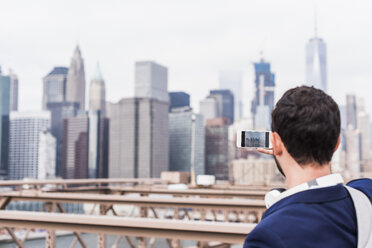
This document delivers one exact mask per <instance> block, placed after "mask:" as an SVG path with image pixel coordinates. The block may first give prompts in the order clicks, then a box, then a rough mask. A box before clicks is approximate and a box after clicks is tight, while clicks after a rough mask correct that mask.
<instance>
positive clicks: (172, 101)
mask: <svg viewBox="0 0 372 248" xmlns="http://www.w3.org/2000/svg"><path fill="white" fill-rule="evenodd" d="M184 107H190V95H189V94H187V93H185V92H169V112H172V110H173V109H177V108H184Z"/></svg>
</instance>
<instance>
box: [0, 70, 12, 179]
mask: <svg viewBox="0 0 372 248" xmlns="http://www.w3.org/2000/svg"><path fill="white" fill-rule="evenodd" d="M9 103H10V77H8V76H3V75H1V70H0V117H1V118H0V179H1V178H4V177H6V175H7V174H8V146H9Z"/></svg>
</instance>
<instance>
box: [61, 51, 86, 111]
mask: <svg viewBox="0 0 372 248" xmlns="http://www.w3.org/2000/svg"><path fill="white" fill-rule="evenodd" d="M66 101H67V102H78V103H79V109H80V110H85V69H84V60H83V58H82V56H81V52H80V48H79V46H77V47H76V49H75V52H74V55H73V56H72V58H71V64H70V67H69V69H68V74H67V81H66Z"/></svg>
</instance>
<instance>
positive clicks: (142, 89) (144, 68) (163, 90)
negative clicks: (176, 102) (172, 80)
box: [134, 61, 169, 102]
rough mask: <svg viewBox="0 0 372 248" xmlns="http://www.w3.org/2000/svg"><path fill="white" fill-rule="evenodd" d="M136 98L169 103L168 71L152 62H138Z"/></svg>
mask: <svg viewBox="0 0 372 248" xmlns="http://www.w3.org/2000/svg"><path fill="white" fill-rule="evenodd" d="M134 92H135V97H137V98H151V99H156V100H158V101H162V102H169V96H168V69H167V68H166V67H164V66H162V65H159V64H157V63H155V62H152V61H141V62H136V69H135V89H134Z"/></svg>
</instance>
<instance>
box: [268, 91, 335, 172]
mask: <svg viewBox="0 0 372 248" xmlns="http://www.w3.org/2000/svg"><path fill="white" fill-rule="evenodd" d="M271 128H272V132H273V143H274V144H273V147H274V155H276V158H277V159H278V160H279V158H278V156H280V155H282V152H283V151H284V152H285V154H287V155H289V156H290V157H291V158H293V160H294V161H296V163H297V164H299V165H300V166H305V165H308V164H313V165H318V166H322V165H328V164H329V162H330V161H331V159H332V155H333V153H334V151H335V149H337V146H338V144H339V136H340V111H339V108H338V106H337V104H336V102H335V101H334V100H333V99H332V98H331V97H330V96H329V95H327V94H326V93H324V92H323V91H321V90H318V89H315V88H313V87H307V86H301V87H296V88H293V89H290V90H288V91H287V92H285V93H284V95H283V96H282V98H281V99H280V100H279V101H278V102H277V104H276V106H275V109H274V110H273V112H272V124H271ZM283 146H284V147H283ZM275 149H276V150H275ZM281 162H282V161H279V163H281Z"/></svg>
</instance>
